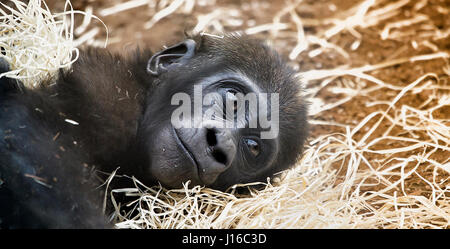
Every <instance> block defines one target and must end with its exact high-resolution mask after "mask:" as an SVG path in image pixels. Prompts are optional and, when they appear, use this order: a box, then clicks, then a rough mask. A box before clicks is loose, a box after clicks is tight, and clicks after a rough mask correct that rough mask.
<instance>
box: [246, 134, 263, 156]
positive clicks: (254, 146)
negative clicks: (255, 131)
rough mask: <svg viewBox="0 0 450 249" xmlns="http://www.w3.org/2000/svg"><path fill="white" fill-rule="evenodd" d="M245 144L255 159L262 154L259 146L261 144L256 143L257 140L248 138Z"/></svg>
mask: <svg viewBox="0 0 450 249" xmlns="http://www.w3.org/2000/svg"><path fill="white" fill-rule="evenodd" d="M244 142H245V145H246V146H247V148H248V150H249V151H250V153H251V154H252V155H253V156H254V157H257V156H258V155H259V153H261V147H260V146H259V143H258V142H256V141H255V140H253V139H250V138H247V139H245V140H244Z"/></svg>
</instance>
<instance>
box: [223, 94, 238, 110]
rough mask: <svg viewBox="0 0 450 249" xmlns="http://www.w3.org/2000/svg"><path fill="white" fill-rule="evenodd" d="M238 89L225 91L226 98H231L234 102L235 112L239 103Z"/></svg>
mask: <svg viewBox="0 0 450 249" xmlns="http://www.w3.org/2000/svg"><path fill="white" fill-rule="evenodd" d="M236 94H237V91H236V90H234V89H228V90H227V91H226V93H225V95H226V98H227V99H229V100H231V101H232V102H233V110H234V112H236V111H237V108H238V103H237V97H236Z"/></svg>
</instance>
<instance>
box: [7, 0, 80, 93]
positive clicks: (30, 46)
mask: <svg viewBox="0 0 450 249" xmlns="http://www.w3.org/2000/svg"><path fill="white" fill-rule="evenodd" d="M74 14H85V13H84V12H82V11H75V10H73V9H72V5H71V3H70V1H68V0H67V1H66V2H65V7H64V11H63V12H62V13H56V14H53V13H52V12H51V11H50V10H49V8H48V6H47V4H46V3H45V1H42V0H30V1H29V2H28V3H24V2H23V1H19V0H10V1H8V4H7V3H3V2H0V48H1V54H0V57H1V58H4V59H5V60H6V61H7V62H8V63H9V64H10V69H11V71H9V72H6V73H2V74H0V78H1V77H8V78H13V79H19V80H21V81H22V82H23V83H24V85H25V86H26V87H28V88H37V87H39V86H40V85H41V84H43V83H47V82H52V80H54V79H55V77H57V72H58V70H59V69H64V70H69V69H70V66H71V65H72V63H73V62H75V61H76V60H77V59H78V53H79V51H78V48H77V45H81V43H79V42H76V40H74V31H73V29H74Z"/></svg>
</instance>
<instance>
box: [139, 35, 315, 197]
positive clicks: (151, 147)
mask: <svg viewBox="0 0 450 249" xmlns="http://www.w3.org/2000/svg"><path fill="white" fill-rule="evenodd" d="M147 70H148V72H150V73H151V74H152V75H154V77H155V81H154V82H155V87H154V89H153V90H152V91H151V93H149V95H148V97H147V103H146V110H145V112H144V117H143V120H142V122H141V123H140V126H139V129H138V137H139V138H140V139H142V148H143V151H146V154H147V155H148V156H147V157H146V160H147V162H146V164H145V165H144V166H143V168H142V170H143V172H144V173H143V175H147V176H149V178H151V179H152V180H157V181H159V182H160V183H162V184H163V185H165V186H168V187H181V186H182V184H183V183H184V182H187V181H190V182H191V184H199V185H206V186H209V187H213V188H218V189H225V188H227V187H229V186H231V185H233V184H237V183H247V182H254V181H265V180H266V178H267V177H269V176H271V175H273V174H274V173H276V172H279V171H281V170H284V169H287V168H288V167H290V166H292V165H293V164H294V163H295V161H296V159H297V158H298V156H299V155H300V154H301V152H302V148H303V143H304V140H305V138H306V135H307V130H308V128H307V122H306V106H305V102H304V100H303V99H302V97H301V94H300V93H301V87H300V83H299V81H298V79H296V78H295V77H294V72H293V70H292V69H291V68H289V67H288V66H287V65H286V64H285V63H284V61H283V60H282V59H281V58H280V57H279V55H278V54H277V53H276V52H275V51H273V50H272V49H271V48H269V47H268V46H267V45H265V44H264V43H262V42H261V41H259V40H254V39H251V38H242V37H238V36H226V37H224V38H222V39H220V38H213V37H205V36H204V37H194V38H193V39H188V40H186V41H185V42H182V43H180V44H177V45H175V46H172V47H169V48H168V49H166V50H163V51H161V52H159V53H158V54H155V55H154V56H153V57H152V59H151V60H150V61H149V63H148V69H147ZM180 93H181V94H182V98H176V96H177V94H178V95H180ZM261 93H266V94H267V95H266V96H270V94H273V93H276V94H278V97H279V98H278V99H277V100H278V101H279V103H278V106H279V107H278V108H279V112H278V113H279V115H278V120H277V121H278V123H277V124H276V125H277V126H278V127H277V131H278V132H277V134H276V136H274V137H273V138H270V139H262V138H261V132H262V131H266V130H268V129H270V128H271V127H269V128H267V127H262V126H261V125H260V121H261V120H260V117H259V115H260V114H261V111H260V109H261V108H262V107H261V106H258V108H259V109H257V111H256V112H255V111H250V107H249V106H250V105H251V104H249V103H248V102H244V103H245V104H241V105H240V106H233V105H237V104H236V103H237V102H232V101H230V102H227V100H229V99H230V98H235V96H236V95H237V94H242V95H243V96H248V94H255V96H256V99H257V101H265V104H266V105H268V106H269V108H271V107H270V106H273V105H272V103H271V101H270V99H269V98H267V99H266V98H264V96H263V95H259V94H261ZM196 100H197V102H195V101H196ZM198 103H200V107H199V108H198V106H199V105H198ZM227 103H228V105H227ZM230 103H233V104H230ZM241 103H242V102H241ZM258 103H260V102H258ZM182 106H183V107H188V112H185V113H184V115H186V114H188V115H186V116H189V115H190V117H187V118H186V117H184V116H183V117H184V118H178V119H176V118H177V116H176V117H175V119H176V120H179V124H177V125H174V124H173V123H174V122H173V119H174V113H178V114H179V112H180V111H179V110H180V108H181V107H182ZM196 107H197V109H196ZM227 108H229V110H234V112H235V114H236V112H237V110H236V109H238V108H243V113H244V115H240V116H239V115H235V116H234V117H233V118H231V119H227V116H226V115H227V112H226V110H227ZM211 110H212V111H213V115H206V114H208V112H210V113H209V114H211ZM177 111H178V112H177ZM221 113H225V114H223V115H221ZM278 113H277V114H278ZM217 114H219V115H217ZM258 120H259V121H258ZM269 120H270V118H269ZM226 122H231V123H232V126H229V127H227V126H226V125H225V126H224V124H226ZM255 123H256V124H257V125H256V127H255V126H254V125H253V126H250V124H255ZM238 124H239V126H238Z"/></svg>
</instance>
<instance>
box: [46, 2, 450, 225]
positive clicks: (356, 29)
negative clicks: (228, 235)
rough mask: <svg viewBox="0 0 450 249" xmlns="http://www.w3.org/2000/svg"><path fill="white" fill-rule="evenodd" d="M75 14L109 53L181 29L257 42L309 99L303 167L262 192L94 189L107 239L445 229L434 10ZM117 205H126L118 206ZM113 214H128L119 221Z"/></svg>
mask: <svg viewBox="0 0 450 249" xmlns="http://www.w3.org/2000/svg"><path fill="white" fill-rule="evenodd" d="M48 2H50V3H52V2H51V1H48ZM52 4H55V5H56V6H58V4H57V3H56V2H55V3H52ZM77 4H78V5H75V6H74V7H75V9H82V10H84V11H85V12H86V13H94V14H96V15H98V16H99V17H100V18H101V19H102V20H103V21H104V22H105V23H107V24H108V26H109V28H110V35H111V39H110V44H109V47H110V48H111V49H113V50H122V49H123V48H124V47H128V45H129V44H130V42H133V43H136V42H137V43H150V44H155V42H156V44H160V43H159V42H161V41H163V42H170V41H171V40H176V39H177V38H180V37H182V33H183V31H184V29H185V28H187V27H186V26H188V27H189V29H188V30H195V31H196V32H207V33H210V34H215V33H219V32H221V31H236V30H240V31H242V32H246V33H248V34H251V35H255V36H260V37H263V38H269V40H270V42H271V43H272V44H273V46H274V47H275V48H277V49H278V50H279V51H281V52H282V53H283V54H284V55H285V56H286V57H287V58H289V60H290V63H291V64H292V66H294V67H295V68H296V69H298V71H299V74H300V75H301V76H302V77H303V80H304V81H305V83H306V85H307V89H306V92H305V95H306V96H307V97H308V98H309V99H310V101H311V109H310V123H311V124H312V125H313V130H312V134H311V138H310V140H309V141H308V144H307V147H306V151H305V153H304V156H303V157H302V158H301V159H299V162H298V164H297V166H296V167H294V168H293V169H291V170H288V171H286V172H283V173H282V174H280V175H278V176H277V177H276V179H275V180H274V181H273V182H272V183H265V184H266V187H265V188H264V189H262V190H251V192H250V194H239V193H237V192H236V188H231V189H230V190H229V191H227V192H225V193H224V192H220V191H215V190H211V189H208V188H202V187H199V186H189V185H188V184H186V185H185V187H184V188H182V189H178V190H167V189H164V188H161V187H152V188H149V187H146V186H144V185H143V184H141V183H140V182H139V180H138V179H134V178H132V182H133V184H132V185H131V186H130V188H127V189H113V190H111V189H110V188H109V187H108V186H109V182H110V180H111V179H113V178H114V177H116V176H115V174H114V173H113V174H111V176H110V178H109V179H108V181H107V182H106V184H105V185H104V186H106V188H107V190H108V193H109V194H108V195H107V196H105V205H106V204H112V205H113V206H114V207H115V208H116V211H115V212H114V213H113V214H112V215H111V219H113V220H114V221H115V222H116V227H118V228H449V227H450V156H449V155H450V148H449V147H450V146H449V144H450V82H449V79H450V78H449V75H450V63H449V53H450V47H449V45H450V42H449V41H450V18H448V16H449V12H450V9H449V6H448V3H446V2H445V1H439V0H419V1H412V0H395V1H387V0H360V1H307V0H303V1H301V0H299V1H244V2H243V3H236V2H235V1H224V2H217V3H216V2H215V1H206V0H204V1H200V0H199V1H189V0H166V1H163V0H161V1H151V0H146V1H143V0H132V1H129V0H122V1H116V2H114V4H111V3H110V2H108V1H79V2H78V1H77ZM137 6H139V7H140V8H137ZM144 9H145V10H146V11H143V10H144ZM130 16H133V17H138V18H130ZM80 19H82V18H80ZM81 21H82V20H81ZM125 24H126V25H125ZM84 27H85V31H86V32H79V36H80V37H82V36H83V35H82V34H89V32H87V30H88V28H87V27H89V28H90V29H91V30H94V29H95V28H98V27H100V26H99V25H98V24H95V23H90V22H89V19H86V18H84ZM145 28H147V29H145ZM92 34H93V33H91V34H90V35H91V36H89V37H86V36H85V39H84V41H86V42H89V43H90V44H92V45H100V44H101V42H100V41H101V36H102V33H101V32H98V31H97V32H96V33H95V34H98V36H97V38H93V36H92ZM154 49H157V47H156V48H154ZM118 194H126V195H128V196H134V197H135V201H132V202H130V203H117V202H116V200H115V198H114V197H115V196H117V195H118ZM124 205H126V206H128V207H131V208H132V209H133V210H135V211H137V212H130V213H125V211H123V209H122V207H123V206H124ZM136 213H137V214H136Z"/></svg>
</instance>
